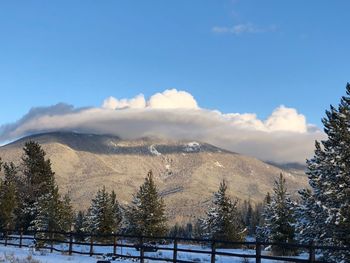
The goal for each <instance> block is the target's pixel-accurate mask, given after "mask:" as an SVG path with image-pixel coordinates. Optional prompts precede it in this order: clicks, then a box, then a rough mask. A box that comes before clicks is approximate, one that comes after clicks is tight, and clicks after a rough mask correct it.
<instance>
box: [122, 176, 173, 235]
mask: <svg viewBox="0 0 350 263" xmlns="http://www.w3.org/2000/svg"><path fill="white" fill-rule="evenodd" d="M126 221H127V232H128V233H130V234H135V235H144V236H162V235H165V234H166V233H167V225H166V223H167V219H166V217H165V204H164V201H163V199H162V198H161V197H160V195H159V193H158V189H157V187H156V185H155V183H154V180H153V174H152V171H149V172H148V174H147V177H146V179H145V182H144V183H143V185H141V186H140V189H139V191H138V192H137V193H136V195H134V198H133V201H132V203H131V205H130V206H129V207H128V209H127V211H126Z"/></svg>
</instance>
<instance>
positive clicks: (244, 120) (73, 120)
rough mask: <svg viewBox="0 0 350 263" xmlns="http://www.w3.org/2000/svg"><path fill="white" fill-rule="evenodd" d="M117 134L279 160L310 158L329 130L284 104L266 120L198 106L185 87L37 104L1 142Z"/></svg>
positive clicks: (1, 132)
mask: <svg viewBox="0 0 350 263" xmlns="http://www.w3.org/2000/svg"><path fill="white" fill-rule="evenodd" d="M56 130H64V131H72V130H74V131H78V132H86V133H96V134H115V135H118V136H121V137H122V138H128V139H133V138H140V137H144V136H161V137H168V138H172V139H189V140H201V141H204V142H208V143H212V144H214V145H217V146H219V147H223V148H225V149H228V150H232V151H235V152H239V153H243V154H246V155H251V156H255V157H257V158H260V159H262V160H269V161H275V162H304V160H305V158H308V157H310V156H311V155H312V152H313V148H314V140H315V139H320V138H323V136H324V134H323V133H322V132H320V131H319V130H318V129H316V128H315V126H312V125H310V124H308V123H307V121H306V118H305V116H303V115H302V114H300V113H298V112H297V110H296V109H293V108H288V107H285V106H280V107H278V108H276V109H275V110H274V111H273V112H272V114H271V115H270V116H269V117H268V118H266V119H265V120H261V119H259V118H258V117H257V115H256V114H253V113H243V114H240V113H229V114H223V113H221V112H219V111H216V110H207V109H202V108H200V107H198V104H197V102H196V100H195V99H194V98H193V96H192V95H191V94H189V93H187V92H185V91H177V90H166V91H164V92H162V93H157V94H154V95H153V96H151V97H150V98H149V99H148V100H146V99H145V98H144V96H143V95H138V96H136V97H135V98H132V99H120V100H119V99H116V98H113V97H110V98H108V99H106V100H105V101H104V102H103V106H102V107H101V108H81V109H75V108H74V107H73V106H70V105H66V104H58V105H54V106H51V107H46V108H45V107H41V108H34V109H32V110H31V111H30V112H29V113H28V114H26V115H25V116H24V117H23V118H22V119H20V120H19V121H17V122H15V123H12V124H7V125H3V126H1V127H0V141H7V140H13V139H16V138H19V137H22V136H25V135H28V134H33V133H39V132H48V131H56Z"/></svg>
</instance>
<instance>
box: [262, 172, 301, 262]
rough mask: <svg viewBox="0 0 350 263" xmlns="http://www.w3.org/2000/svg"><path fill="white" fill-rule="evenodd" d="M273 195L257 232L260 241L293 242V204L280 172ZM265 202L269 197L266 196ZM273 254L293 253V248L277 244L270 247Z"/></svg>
mask: <svg viewBox="0 0 350 263" xmlns="http://www.w3.org/2000/svg"><path fill="white" fill-rule="evenodd" d="M273 190H274V195H273V196H272V198H271V201H270V203H267V204H266V206H265V209H264V213H263V217H264V225H263V226H262V227H261V228H259V230H258V232H260V233H259V234H258V237H259V238H262V241H267V242H273V243H293V242H294V239H295V229H294V224H295V216H294V204H293V202H292V201H291V199H290V197H289V194H288V192H287V188H286V180H285V179H284V177H283V175H282V174H280V176H279V179H278V180H276V181H275V183H274V189H273ZM266 199H267V200H266V201H267V202H268V201H269V200H268V199H269V198H266ZM272 249H273V252H274V254H283V255H287V254H293V252H294V251H293V249H288V248H283V247H279V246H273V247H272Z"/></svg>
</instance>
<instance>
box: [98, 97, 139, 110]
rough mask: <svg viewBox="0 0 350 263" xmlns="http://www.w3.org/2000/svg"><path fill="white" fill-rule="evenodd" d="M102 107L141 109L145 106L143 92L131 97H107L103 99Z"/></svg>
mask: <svg viewBox="0 0 350 263" xmlns="http://www.w3.org/2000/svg"><path fill="white" fill-rule="evenodd" d="M102 107H103V108H105V109H112V110H116V109H125V108H132V109H142V108H145V107H146V100H145V97H144V96H143V94H139V95H137V96H136V97H135V98H132V99H120V100H118V99H116V98H114V97H109V98H107V99H105V100H104V101H103V104H102Z"/></svg>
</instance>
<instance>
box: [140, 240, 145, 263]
mask: <svg viewBox="0 0 350 263" xmlns="http://www.w3.org/2000/svg"><path fill="white" fill-rule="evenodd" d="M144 256H145V253H144V248H143V238H142V236H141V237H140V263H144V261H145V259H144Z"/></svg>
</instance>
